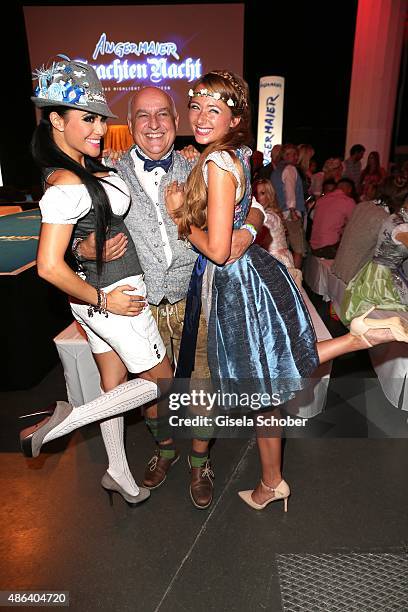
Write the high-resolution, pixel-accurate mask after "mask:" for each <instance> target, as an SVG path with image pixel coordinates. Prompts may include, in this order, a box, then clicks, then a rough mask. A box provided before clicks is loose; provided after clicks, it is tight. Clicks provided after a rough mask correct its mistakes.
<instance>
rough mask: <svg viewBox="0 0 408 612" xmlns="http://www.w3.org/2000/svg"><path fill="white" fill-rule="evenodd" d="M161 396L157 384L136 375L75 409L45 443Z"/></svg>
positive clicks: (47, 435) (52, 431)
mask: <svg viewBox="0 0 408 612" xmlns="http://www.w3.org/2000/svg"><path fill="white" fill-rule="evenodd" d="M158 395H159V391H158V387H157V385H156V384H155V383H154V382H152V381H150V380H144V379H143V378H134V379H133V380H130V381H128V382H125V383H122V384H121V385H118V386H117V387H115V388H114V389H112V390H111V391H108V393H105V394H103V395H101V396H100V397H97V398H96V399H95V400H92V402H88V403H87V404H84V405H83V406H77V407H76V408H73V409H72V411H71V412H70V414H69V415H68V416H67V417H66V418H65V419H64V420H63V421H62V422H61V423H59V424H58V425H56V426H55V427H53V428H52V429H51V431H49V432H48V433H47V434H46V435H45V437H44V440H43V444H45V443H46V442H51V440H55V439H56V438H60V437H61V436H65V435H66V434H68V433H70V432H71V431H74V429H78V428H79V427H82V426H83V425H87V424H88V423H93V422H94V421H101V420H103V419H108V418H109V417H114V416H116V415H118V414H122V413H124V412H128V411H129V410H133V409H134V408H138V407H139V406H143V404H147V403H148V402H151V401H154V400H156V399H157V397H158Z"/></svg>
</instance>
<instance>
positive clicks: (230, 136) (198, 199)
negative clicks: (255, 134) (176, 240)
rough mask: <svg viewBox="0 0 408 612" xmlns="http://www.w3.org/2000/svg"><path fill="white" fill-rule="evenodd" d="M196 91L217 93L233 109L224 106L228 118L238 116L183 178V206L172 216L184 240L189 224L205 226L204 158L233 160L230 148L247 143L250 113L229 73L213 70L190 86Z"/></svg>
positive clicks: (245, 92)
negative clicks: (216, 154) (217, 155)
mask: <svg viewBox="0 0 408 612" xmlns="http://www.w3.org/2000/svg"><path fill="white" fill-rule="evenodd" d="M200 89H207V90H208V91H210V92H212V93H219V94H220V97H221V98H223V99H224V100H229V99H231V100H232V101H233V102H234V106H228V108H229V109H230V110H231V113H232V116H233V117H239V118H240V121H239V123H238V124H237V125H236V126H235V127H232V128H230V130H229V132H228V133H227V134H225V136H223V138H221V139H220V140H218V141H216V142H212V143H211V144H209V145H208V146H207V147H206V148H205V149H204V151H203V152H202V153H201V155H200V157H199V160H198V162H197V164H196V166H195V167H194V168H193V170H192V171H191V173H190V176H189V177H188V179H187V182H186V187H185V197H184V203H183V205H182V206H181V207H180V208H179V209H178V210H177V211H176V213H175V216H177V217H178V218H179V219H180V223H179V226H178V229H179V235H180V236H184V237H185V236H188V234H189V233H190V227H191V226H192V225H194V226H195V227H198V228H199V229H205V228H206V227H207V186H206V184H205V181H204V176H203V166H204V161H205V159H206V158H207V156H208V155H209V154H210V153H212V152H213V151H228V152H229V153H230V154H231V157H232V158H233V159H236V156H235V153H234V149H238V148H239V147H240V146H242V145H244V144H245V145H249V144H251V127H250V126H251V113H250V102H249V89H248V85H247V83H246V82H245V81H244V80H243V79H241V77H239V76H238V75H236V74H233V73H232V72H227V71H225V70H214V71H212V72H208V73H207V74H205V75H204V76H203V77H201V78H200V79H198V81H196V82H195V83H194V86H193V91H198V90H200ZM224 103H225V102H224ZM240 173H241V175H242V176H241V185H244V184H245V181H244V176H243V172H242V170H241V168H240Z"/></svg>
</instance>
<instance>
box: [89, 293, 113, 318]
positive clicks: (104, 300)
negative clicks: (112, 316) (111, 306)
mask: <svg viewBox="0 0 408 612" xmlns="http://www.w3.org/2000/svg"><path fill="white" fill-rule="evenodd" d="M96 293H97V296H98V303H97V304H96V305H95V306H94V305H93V304H89V306H88V316H89V317H93V315H94V312H97V313H99V314H102V315H105V317H106V318H108V316H109V313H108V311H107V310H106V308H107V305H108V296H107V295H106V293H105V292H104V291H102V289H99V287H96Z"/></svg>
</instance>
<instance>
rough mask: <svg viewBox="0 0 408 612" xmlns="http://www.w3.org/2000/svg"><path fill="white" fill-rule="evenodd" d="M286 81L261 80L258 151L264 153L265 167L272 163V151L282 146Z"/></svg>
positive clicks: (264, 78)
mask: <svg viewBox="0 0 408 612" xmlns="http://www.w3.org/2000/svg"><path fill="white" fill-rule="evenodd" d="M284 90H285V79H284V78H283V77H280V76H265V77H262V78H261V79H260V80H259V105H258V109H259V110H258V139H257V149H258V151H261V153H263V163H264V166H266V164H269V162H270V161H271V150H272V147H273V146H274V145H276V144H282V126H283V98H284Z"/></svg>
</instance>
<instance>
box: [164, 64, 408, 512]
mask: <svg viewBox="0 0 408 612" xmlns="http://www.w3.org/2000/svg"><path fill="white" fill-rule="evenodd" d="M189 97H190V102H189V120H190V124H191V127H192V130H193V133H194V136H195V139H196V141H197V142H198V143H199V144H201V145H205V146H206V148H205V149H204V151H203V152H202V154H201V156H200V159H199V160H198V163H197V165H196V166H195V168H194V169H193V171H192V173H191V175H190V177H189V179H188V181H187V183H186V185H185V186H184V185H180V184H177V183H173V184H171V185H170V186H169V188H168V190H167V207H168V210H169V213H170V214H171V215H172V217H173V219H174V221H175V223H177V225H178V228H179V234H180V236H181V237H185V238H187V239H188V240H189V242H190V243H191V244H192V245H193V246H194V248H196V249H197V250H198V251H199V252H200V253H201V255H200V257H199V258H198V260H197V263H196V265H195V268H194V270H193V274H192V279H191V283H190V289H189V295H188V298H187V309H186V319H185V329H184V332H183V339H182V344H181V350H180V356H179V364H178V376H179V377H188V376H189V373H190V372H189V368H188V367H187V365H188V363H191V361H192V358H193V355H192V353H193V351H194V334H195V327H196V324H197V323H198V316H199V312H200V309H199V304H200V301H199V300H198V299H197V296H198V295H199V294H200V293H201V292H202V298H203V299H202V305H203V307H204V310H205V311H206V315H207V320H208V363H209V366H210V371H211V378H212V382H213V384H214V386H215V387H216V388H217V389H218V390H219V391H221V393H233V392H235V393H237V394H240V393H245V394H248V393H254V392H259V393H265V394H268V396H269V397H270V398H271V399H272V401H271V403H270V404H269V406H268V409H269V410H271V409H272V406H274V405H275V406H276V405H279V404H282V403H284V402H286V401H287V400H288V399H290V398H291V397H293V395H294V393H296V392H297V391H299V390H301V389H302V388H304V387H305V386H306V385H307V384H308V379H309V377H310V376H311V375H312V374H313V372H314V370H315V369H316V367H317V366H318V365H319V364H320V363H323V362H325V361H328V360H330V359H333V358H335V357H337V356H339V355H342V354H344V353H348V352H352V351H355V350H360V349H363V348H367V346H373V345H374V344H380V343H383V342H388V341H392V340H396V339H397V340H403V341H406V342H408V326H406V327H405V326H404V322H403V321H401V320H400V319H399V318H398V317H395V318H392V319H389V320H384V319H382V320H381V321H379V320H374V319H367V318H366V314H365V315H362V316H361V317H359V318H358V319H354V321H352V323H351V329H350V333H348V334H346V335H344V336H341V337H339V338H334V339H332V340H325V341H323V342H317V341H316V336H315V333H314V329H313V325H312V322H311V319H310V317H309V313H308V311H307V308H306V306H305V304H304V302H303V299H302V297H301V295H300V293H299V291H298V289H297V287H296V284H295V282H294V281H293V279H292V278H291V276H290V274H289V273H288V271H287V269H286V267H285V266H284V265H283V264H281V263H280V262H279V261H278V260H277V259H275V258H274V257H273V256H271V255H270V254H269V253H267V252H266V251H265V250H263V249H262V248H260V247H258V246H257V245H252V246H251V247H250V248H249V249H248V251H247V252H246V253H245V254H244V255H243V257H241V259H239V260H237V261H235V262H234V263H227V262H228V258H229V256H230V251H231V236H232V231H233V229H238V228H240V227H242V226H243V224H244V220H245V218H246V215H247V213H248V209H249V207H250V203H251V182H250V166H249V157H250V155H251V151H250V149H249V148H248V147H247V146H246V144H247V143H248V142H249V141H250V111H249V108H250V103H249V95H248V86H247V84H246V83H245V81H243V80H242V79H241V78H240V77H239V76H237V75H235V74H233V73H231V72H227V71H213V72H210V73H208V74H206V75H204V76H203V77H202V78H201V79H199V80H198V81H197V82H196V83H195V85H194V87H193V88H192V89H190V91H189ZM245 227H247V226H245ZM247 229H249V231H251V230H252V228H251V227H249V228H247ZM255 234H256V232H255V231H254V235H255ZM254 237H255V236H254ZM405 325H406V324H405ZM380 327H381V328H380ZM234 408H237V406H235V407H234ZM262 434H263V435H262ZM257 443H258V449H259V454H260V459H261V466H262V478H261V480H260V483H259V484H258V486H257V487H256V488H255V489H254V490H248V491H241V492H240V493H239V495H240V496H241V498H242V499H243V500H244V501H245V502H246V503H247V504H248V505H250V506H251V507H252V508H255V509H257V510H260V509H263V508H264V507H265V506H266V505H267V504H268V503H270V502H272V501H277V500H280V499H281V500H283V501H284V508H285V511H286V509H287V499H288V497H289V495H290V489H289V486H288V484H287V483H286V482H285V481H284V480H283V479H282V474H281V438H280V436H278V437H268V436H265V432H264V431H263V432H262V430H261V428H257Z"/></svg>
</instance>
